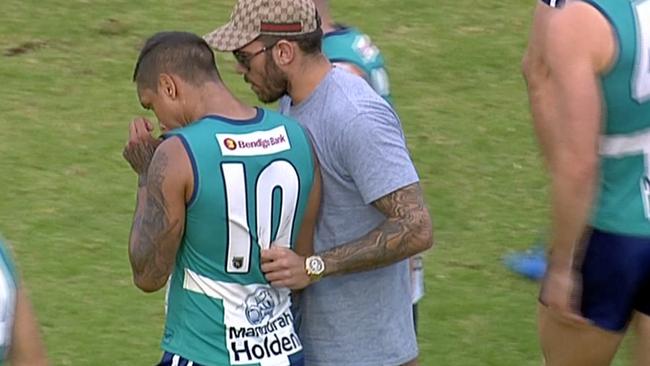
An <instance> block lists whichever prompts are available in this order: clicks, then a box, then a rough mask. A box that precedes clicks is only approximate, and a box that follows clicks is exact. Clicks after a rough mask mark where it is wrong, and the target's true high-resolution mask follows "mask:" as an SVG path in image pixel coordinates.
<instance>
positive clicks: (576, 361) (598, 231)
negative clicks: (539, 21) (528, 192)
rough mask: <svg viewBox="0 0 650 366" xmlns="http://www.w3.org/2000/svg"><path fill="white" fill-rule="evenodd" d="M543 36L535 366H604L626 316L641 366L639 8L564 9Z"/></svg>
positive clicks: (648, 257) (648, 275)
mask: <svg viewBox="0 0 650 366" xmlns="http://www.w3.org/2000/svg"><path fill="white" fill-rule="evenodd" d="M547 28H548V29H549V31H548V32H547V33H546V37H545V39H544V46H543V47H542V55H541V56H542V57H543V61H544V63H545V64H546V65H547V66H546V68H531V69H530V70H529V73H528V75H527V79H528V81H529V83H531V82H533V81H534V82H535V83H537V85H534V84H533V85H532V86H533V88H532V89H533V90H534V92H535V93H542V94H545V95H546V97H547V98H549V99H547V101H548V102H547V103H548V104H544V105H537V108H545V109H548V110H549V113H551V115H549V116H547V117H544V118H543V119H539V118H537V119H536V123H537V122H543V123H541V124H539V125H538V126H537V129H536V130H537V135H538V139H539V141H540V144H541V145H542V147H541V149H542V152H543V154H544V156H545V158H546V163H547V166H548V168H549V171H550V173H551V199H552V201H551V202H552V226H551V233H550V252H549V257H548V261H549V266H548V270H547V272H546V275H545V277H544V281H543V284H542V289H541V292H540V297H539V300H540V307H539V319H538V320H539V334H540V339H541V344H542V349H543V351H544V357H545V359H546V365H549V366H557V365H571V366H582V365H585V366H586V365H589V366H601V365H609V364H610V363H611V361H612V359H613V357H614V354H615V353H616V350H617V349H618V346H619V344H620V342H621V340H622V338H623V335H624V333H625V331H626V329H627V327H628V325H629V323H630V321H631V319H632V318H633V317H636V319H637V325H638V326H637V331H638V333H637V341H638V342H637V347H636V362H637V364H638V365H649V364H650V334H649V329H648V328H649V327H648V326H647V325H648V321H649V320H650V317H649V315H650V295H649V294H650V292H649V291H648V289H650V198H649V197H650V177H649V176H648V174H649V173H650V169H649V164H648V159H649V157H648V154H650V52H648V51H649V50H650V1H649V0H640V1H637V0H589V1H573V2H570V3H568V4H566V5H565V6H564V8H563V9H562V11H559V12H557V13H555V14H553V15H552V16H551V17H550V18H549V20H548V25H547ZM533 95H535V94H534V93H533ZM537 98H539V96H538V97H537ZM542 99H543V98H542ZM538 100H539V99H538ZM533 109H534V108H533ZM535 113H536V112H535V111H533V114H535ZM537 113H539V112H537Z"/></svg>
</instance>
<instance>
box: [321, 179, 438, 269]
mask: <svg viewBox="0 0 650 366" xmlns="http://www.w3.org/2000/svg"><path fill="white" fill-rule="evenodd" d="M373 206H375V208H377V209H378V210H379V211H381V212H382V213H383V214H384V215H386V217H387V219H386V221H384V222H383V223H382V224H381V225H379V227H377V228H376V229H374V230H372V231H371V232H369V233H368V234H367V235H365V236H363V237H361V238H359V239H358V240H355V241H352V242H350V243H347V244H344V245H341V246H339V247H336V248H333V249H330V250H328V251H326V252H323V253H320V255H321V257H322V258H323V259H324V260H325V263H326V266H325V271H326V274H327V275H332V274H345V273H350V272H359V271H367V270H371V269H375V268H379V267H383V266H386V265H389V264H392V263H395V262H398V261H401V260H403V259H406V258H408V257H410V256H412V255H414V254H417V253H419V252H421V251H423V250H426V249H428V248H429V247H431V245H432V242H433V239H432V237H433V228H432V224H431V218H430V216H429V212H428V210H427V207H426V205H425V203H424V199H423V197H422V190H421V189H420V186H419V184H417V183H414V184H412V185H409V186H407V187H404V188H401V189H399V190H397V191H395V192H393V193H390V194H388V195H386V196H384V197H382V198H380V199H378V200H377V201H375V202H373Z"/></svg>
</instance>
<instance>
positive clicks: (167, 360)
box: [157, 352, 305, 366]
mask: <svg viewBox="0 0 650 366" xmlns="http://www.w3.org/2000/svg"><path fill="white" fill-rule="evenodd" d="M289 363H290V364H289V365H288V366H305V359H304V356H303V353H302V352H298V353H297V354H294V355H291V356H289ZM157 366H203V365H201V364H198V363H196V362H192V361H190V360H188V359H185V358H183V357H181V356H179V355H175V354H173V353H170V352H165V353H164V354H163V358H162V360H160V363H158V365H157Z"/></svg>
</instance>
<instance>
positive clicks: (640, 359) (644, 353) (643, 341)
mask: <svg viewBox="0 0 650 366" xmlns="http://www.w3.org/2000/svg"><path fill="white" fill-rule="evenodd" d="M634 325H635V327H634V330H635V332H636V337H635V338H634V365H636V366H647V365H650V316H648V315H646V314H643V313H639V312H637V313H636V315H635V316H634Z"/></svg>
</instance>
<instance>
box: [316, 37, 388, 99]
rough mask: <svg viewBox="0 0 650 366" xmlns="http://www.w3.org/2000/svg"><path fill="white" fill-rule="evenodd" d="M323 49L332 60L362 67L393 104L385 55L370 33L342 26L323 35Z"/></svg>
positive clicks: (368, 77) (371, 81)
mask: <svg viewBox="0 0 650 366" xmlns="http://www.w3.org/2000/svg"><path fill="white" fill-rule="evenodd" d="M322 50H323V53H324V54H325V56H327V58H328V59H329V60H330V61H331V62H341V63H344V62H345V63H350V64H353V65H355V66H356V67H358V68H359V69H361V71H363V72H364V73H365V74H366V80H367V81H368V83H369V84H370V86H372V88H373V89H375V91H376V92H377V94H379V95H381V97H382V98H384V99H385V100H386V101H388V102H389V103H391V104H392V102H393V101H392V97H391V94H390V82H389V80H388V73H387V72H386V68H385V66H384V57H383V56H382V54H381V52H380V51H379V49H378V48H377V46H375V45H374V44H373V43H372V41H371V40H370V37H368V35H366V34H363V33H361V32H359V31H358V30H357V29H355V28H348V27H341V28H339V29H337V30H335V31H333V32H329V33H326V34H325V35H324V36H323V45H322Z"/></svg>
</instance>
